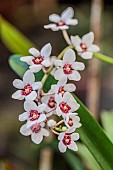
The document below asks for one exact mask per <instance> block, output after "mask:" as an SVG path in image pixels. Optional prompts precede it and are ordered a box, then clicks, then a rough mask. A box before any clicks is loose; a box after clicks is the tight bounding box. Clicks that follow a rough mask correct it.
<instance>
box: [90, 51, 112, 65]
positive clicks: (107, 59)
mask: <svg viewBox="0 0 113 170" xmlns="http://www.w3.org/2000/svg"><path fill="white" fill-rule="evenodd" d="M93 57H95V58H97V59H99V60H101V61H104V62H106V63H109V64H113V58H111V57H108V56H106V55H103V54H101V53H93Z"/></svg>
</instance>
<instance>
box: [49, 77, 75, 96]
mask: <svg viewBox="0 0 113 170" xmlns="http://www.w3.org/2000/svg"><path fill="white" fill-rule="evenodd" d="M66 83H67V80H66V79H65V78H64V77H63V78H62V79H60V80H59V81H58V83H57V84H54V85H52V86H51V91H52V92H53V93H55V94H62V96H63V95H64V93H65V92H73V91H75V90H76V87H75V85H74V84H72V83H68V84H66Z"/></svg>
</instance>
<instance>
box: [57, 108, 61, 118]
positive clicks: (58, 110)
mask: <svg viewBox="0 0 113 170" xmlns="http://www.w3.org/2000/svg"><path fill="white" fill-rule="evenodd" d="M56 114H57V115H58V116H61V115H62V111H61V110H60V108H59V107H57V108H56Z"/></svg>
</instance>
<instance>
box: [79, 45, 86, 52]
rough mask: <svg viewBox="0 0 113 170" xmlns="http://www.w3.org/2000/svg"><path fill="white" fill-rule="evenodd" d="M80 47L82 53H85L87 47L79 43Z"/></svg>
mask: <svg viewBox="0 0 113 170" xmlns="http://www.w3.org/2000/svg"><path fill="white" fill-rule="evenodd" d="M80 47H81V48H82V51H83V52H85V51H86V50H87V45H86V44H85V43H81V44H80Z"/></svg>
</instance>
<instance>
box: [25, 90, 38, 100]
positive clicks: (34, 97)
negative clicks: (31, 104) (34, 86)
mask: <svg viewBox="0 0 113 170" xmlns="http://www.w3.org/2000/svg"><path fill="white" fill-rule="evenodd" d="M36 97H37V93H36V91H32V92H31V93H30V94H29V95H27V96H26V97H25V99H26V100H35V99H36Z"/></svg>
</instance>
